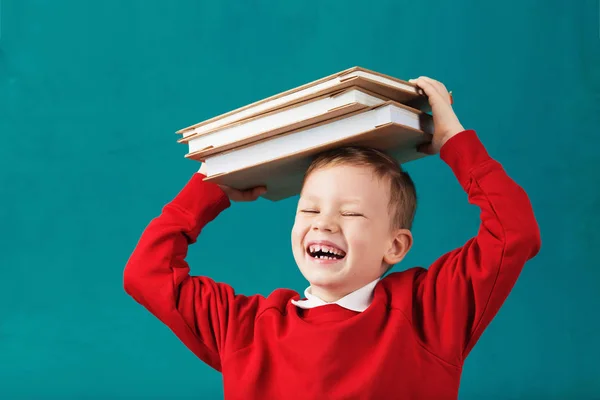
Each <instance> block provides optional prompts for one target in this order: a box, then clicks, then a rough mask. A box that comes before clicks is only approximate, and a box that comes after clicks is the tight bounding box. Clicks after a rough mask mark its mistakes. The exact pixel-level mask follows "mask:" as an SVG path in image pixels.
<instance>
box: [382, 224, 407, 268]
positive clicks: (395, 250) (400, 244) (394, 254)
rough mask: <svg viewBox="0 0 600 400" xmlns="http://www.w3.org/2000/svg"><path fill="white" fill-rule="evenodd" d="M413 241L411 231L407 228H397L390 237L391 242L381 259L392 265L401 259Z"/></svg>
mask: <svg viewBox="0 0 600 400" xmlns="http://www.w3.org/2000/svg"><path fill="white" fill-rule="evenodd" d="M412 243H413V237H412V233H411V232H410V230H408V229H398V230H396V231H395V233H394V236H393V237H392V242H391V243H390V247H389V248H388V250H387V252H386V253H385V255H384V256H383V261H384V262H385V263H386V264H388V265H394V264H397V263H399V262H400V261H402V259H403V258H404V257H405V256H406V253H408V251H409V250H410V248H411V247H412Z"/></svg>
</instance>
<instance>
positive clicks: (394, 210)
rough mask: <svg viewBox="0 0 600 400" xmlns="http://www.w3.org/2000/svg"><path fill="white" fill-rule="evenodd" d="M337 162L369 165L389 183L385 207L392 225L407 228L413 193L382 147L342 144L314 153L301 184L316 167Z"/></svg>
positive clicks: (412, 211) (412, 214)
mask: <svg viewBox="0 0 600 400" xmlns="http://www.w3.org/2000/svg"><path fill="white" fill-rule="evenodd" d="M337 165H351V166H365V167H370V168H372V170H373V172H374V174H375V176H376V177H377V178H379V179H382V180H383V181H384V182H387V183H389V188H390V190H389V196H390V201H389V211H390V215H392V221H390V222H391V227H392V229H411V228H412V223H413V220H414V217H415V213H416V209H417V193H416V189H415V185H414V182H413V180H412V179H411V177H410V175H409V174H408V173H407V172H406V171H404V170H403V169H402V167H401V166H400V165H399V164H398V163H397V162H396V160H394V158H393V157H391V156H390V155H388V154H386V153H384V152H383V151H380V150H377V149H374V148H369V147H360V146H344V147H339V148H335V149H331V150H327V151H324V152H322V153H320V154H318V155H317V156H316V157H315V158H314V159H313V161H312V162H311V164H310V166H309V167H308V169H307V171H306V173H305V175H304V180H303V182H302V186H304V183H305V182H306V179H307V178H308V176H309V175H310V174H311V173H312V172H314V171H315V170H317V169H320V168H324V167H332V166H337Z"/></svg>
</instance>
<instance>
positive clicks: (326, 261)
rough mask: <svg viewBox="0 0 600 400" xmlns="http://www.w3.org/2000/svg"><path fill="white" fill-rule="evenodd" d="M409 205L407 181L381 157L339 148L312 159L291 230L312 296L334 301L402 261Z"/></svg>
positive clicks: (411, 194) (408, 241) (408, 239)
mask: <svg viewBox="0 0 600 400" xmlns="http://www.w3.org/2000/svg"><path fill="white" fill-rule="evenodd" d="M416 203H417V200H416V192H415V187H414V184H413V182H412V179H411V178H410V176H409V175H408V174H407V173H406V172H405V171H403V170H402V168H401V167H400V166H399V165H398V164H397V163H396V161H395V160H394V159H393V158H392V157H390V156H388V155H387V154H385V153H383V152H381V151H378V150H375V149H371V148H363V147H354V146H347V147H342V148H337V149H333V150H329V151H326V152H324V153H321V154H320V155H318V156H317V158H316V159H315V160H314V161H313V162H312V164H311V165H310V167H309V168H308V170H307V172H306V175H305V177H304V182H303V185H302V191H301V194H300V200H299V201H298V208H297V212H296V219H295V222H294V227H293V229H292V250H293V253H294V258H295V260H296V263H297V264H298V267H299V268H300V271H301V272H302V274H303V275H304V277H305V278H306V279H307V280H308V281H309V282H310V284H311V291H312V293H313V294H314V295H317V296H319V297H321V298H322V299H323V300H325V301H328V302H331V301H335V300H337V299H339V298H341V297H343V296H344V295H346V294H348V293H350V292H352V291H354V290H356V289H359V288H360V287H362V286H364V285H366V284H367V283H369V282H371V281H374V280H375V279H377V278H378V277H380V276H381V275H383V274H384V273H385V272H386V271H387V270H388V269H389V268H391V267H392V266H393V265H394V264H396V263H398V262H399V261H400V260H402V259H403V258H404V256H405V255H406V253H407V252H408V250H409V249H410V247H411V245H412V235H411V233H410V229H411V226H412V221H413V218H414V214H415V210H416ZM315 250H316V252H315ZM324 251H327V252H329V254H328V255H327V256H326V255H325V253H324ZM332 251H333V253H335V254H331V252H332ZM315 256H316V257H315ZM321 257H326V258H321Z"/></svg>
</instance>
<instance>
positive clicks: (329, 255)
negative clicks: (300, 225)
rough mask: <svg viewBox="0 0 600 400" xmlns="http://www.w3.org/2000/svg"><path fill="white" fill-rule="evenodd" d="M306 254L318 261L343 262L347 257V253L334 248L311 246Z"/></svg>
mask: <svg viewBox="0 0 600 400" xmlns="http://www.w3.org/2000/svg"><path fill="white" fill-rule="evenodd" d="M306 253H307V254H308V255H309V256H311V257H312V258H315V259H318V260H341V259H343V258H345V257H346V252H345V251H343V250H341V249H338V248H336V247H333V246H326V245H318V244H313V245H309V246H308V247H307V248H306Z"/></svg>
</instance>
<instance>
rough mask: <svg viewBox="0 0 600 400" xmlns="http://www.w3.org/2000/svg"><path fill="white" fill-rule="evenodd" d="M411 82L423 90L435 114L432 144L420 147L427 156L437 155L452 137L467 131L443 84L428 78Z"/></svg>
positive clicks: (420, 78) (424, 77)
mask: <svg viewBox="0 0 600 400" xmlns="http://www.w3.org/2000/svg"><path fill="white" fill-rule="evenodd" d="M409 82H411V83H414V84H416V85H417V86H418V87H419V88H421V89H422V90H423V91H424V92H425V94H426V95H427V97H428V98H429V104H430V105H431V113H432V114H433V125H434V132H433V139H432V141H431V143H429V144H425V145H422V146H420V147H419V149H418V150H419V151H420V152H422V153H425V154H437V153H438V152H439V151H440V149H441V148H442V146H443V145H444V143H446V142H447V141H448V139H450V138H451V137H452V136H454V135H456V134H457V133H460V132H462V131H464V130H465V128H463V126H462V125H461V124H460V122H459V120H458V117H457V116H456V114H455V113H454V110H453V109H452V97H451V95H450V93H448V90H447V89H446V86H444V84H443V83H441V82H438V81H436V80H434V79H431V78H428V77H426V76H420V77H419V78H417V79H411V80H409Z"/></svg>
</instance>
